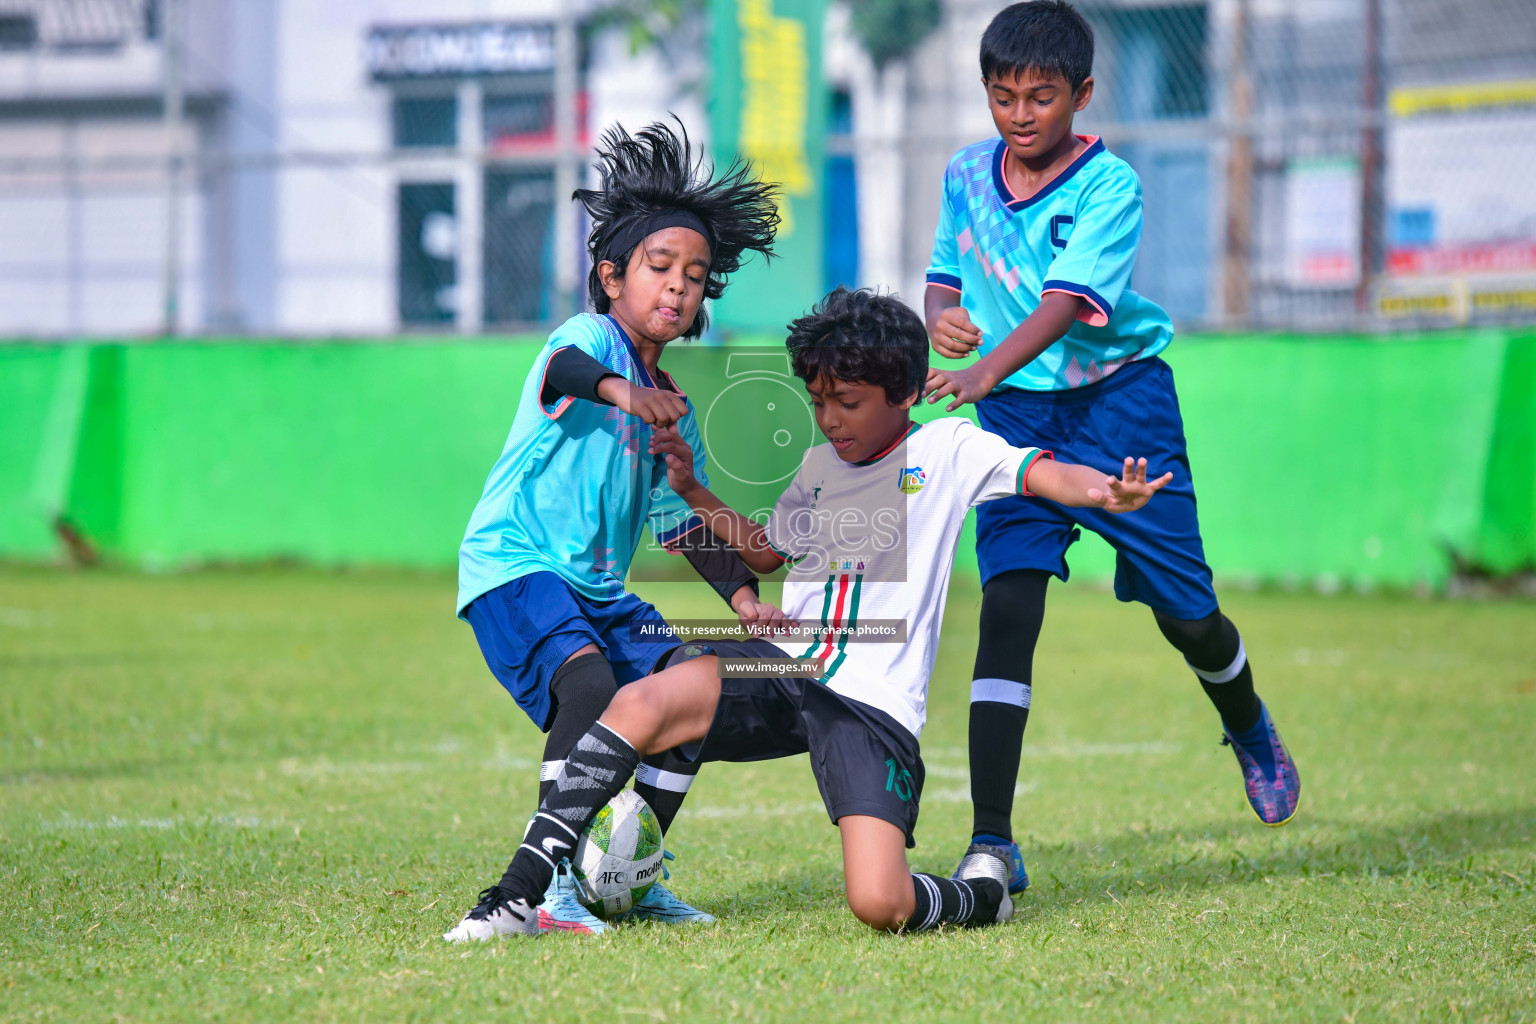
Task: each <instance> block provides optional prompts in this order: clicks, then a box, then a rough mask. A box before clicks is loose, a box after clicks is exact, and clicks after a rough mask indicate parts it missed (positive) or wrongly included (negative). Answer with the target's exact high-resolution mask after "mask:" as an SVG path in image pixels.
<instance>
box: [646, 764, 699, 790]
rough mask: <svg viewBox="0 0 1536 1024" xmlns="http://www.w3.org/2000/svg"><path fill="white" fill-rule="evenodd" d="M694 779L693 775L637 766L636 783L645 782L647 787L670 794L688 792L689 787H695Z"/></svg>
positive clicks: (647, 766) (648, 766)
mask: <svg viewBox="0 0 1536 1024" xmlns="http://www.w3.org/2000/svg"><path fill="white" fill-rule="evenodd" d="M693 778H694V777H693V776H692V775H684V774H683V773H681V772H669V771H663V770H662V769H660V768H653V767H651V766H650V765H648V764H642V765H637V766H636V768H635V781H636V782H643V783H645V784H646V785H647V786H654V787H655V788H656V789H665V790H666V791H668V792H669V793H686V792H688V787H689V786H691V785H693Z"/></svg>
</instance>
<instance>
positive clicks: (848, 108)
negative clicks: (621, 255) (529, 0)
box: [0, 0, 1536, 337]
mask: <svg viewBox="0 0 1536 1024" xmlns="http://www.w3.org/2000/svg"><path fill="white" fill-rule="evenodd" d="M272 6H273V5H245V4H240V3H236V2H229V3H221V2H218V0H0V336H3V337H54V336H80V335H115V336H122V335H134V334H146V335H147V334H158V333H161V332H165V331H167V330H171V331H173V332H180V333H194V334H213V333H220V332H250V333H254V332H261V333H317V332H320V333H341V334H362V335H376V334H393V333H399V332H412V331H426V332H447V331H458V332H478V331H501V330H517V329H523V328H537V327H540V326H545V325H548V324H549V323H550V322H552V321H557V320H558V319H560V318H562V317H563V316H565V315H568V314H569V313H570V312H571V311H573V310H574V308H575V305H576V302H577V300H578V296H579V293H580V283H581V280H582V276H583V270H582V267H581V265H580V259H581V256H580V238H581V234H582V227H583V226H582V225H581V223H580V222H579V221H578V220H577V216H576V212H575V211H574V210H573V209H572V207H571V204H569V203H566V202H564V201H563V199H562V197H563V196H564V195H568V194H569V191H570V188H571V187H573V186H574V183H575V180H576V176H577V168H578V167H579V165H581V164H583V163H584V162H585V161H586V159H587V156H588V154H589V152H590V149H589V147H590V144H591V141H592V131H591V129H596V128H598V127H601V126H600V125H596V124H594V123H590V118H589V114H588V110H587V92H586V89H587V85H586V80H585V77H584V74H585V73H584V72H583V73H581V74H578V72H577V70H576V69H577V67H578V66H585V64H586V63H587V60H586V58H585V56H584V55H583V54H582V53H580V52H578V51H577V50H576V49H575V47H576V46H577V45H578V44H575V43H571V42H569V40H567V42H566V43H563V44H562V43H560V42H559V36H558V32H557V31H555V29H554V28H552V27H550V26H549V25H546V26H544V27H543V28H537V29H534V28H529V29H528V30H527V31H526V32H523V33H522V34H515V33H513V32H512V30H511V29H506V28H504V27H501V28H498V27H497V26H496V25H475V24H469V23H464V24H452V25H447V26H446V27H444V28H442V29H441V30H434V31H435V34H434V31H429V30H427V29H416V30H412V31H411V32H396V33H394V34H389V33H381V32H372V33H371V34H368V33H365V32H364V31H362V30H349V31H352V35H350V36H347V37H344V38H343V37H336V38H338V39H340V40H341V41H340V42H339V43H334V42H327V43H324V45H322V44H321V43H318V42H317V43H313V44H309V48H308V49H307V50H306V49H303V48H302V47H300V48H299V49H296V50H294V52H288V51H286V50H284V51H279V50H273V49H270V48H269V49H267V50H263V49H261V48H260V47H255V46H241V45H236V46H233V47H231V46H230V45H229V44H228V42H227V40H229V39H231V38H233V39H236V40H239V39H241V38H242V37H246V38H257V37H258V36H261V33H259V32H256V31H255V30H254V29H252V28H251V21H252V19H257V20H258V21H259V19H260V17H262V16H263V15H261V14H260V12H261V11H262V10H265V9H267V8H270V7H272ZM324 6H325V5H316V6H315V11H318V12H320V13H314V12H311V14H310V15H305V16H306V17H313V18H315V19H321V15H322V14H323V13H324V12H323V11H322V10H321V9H322V8H324ZM517 6H518V5H517V4H515V3H508V4H505V5H501V8H502V9H500V12H499V13H500V14H501V15H502V16H504V17H505V18H507V19H509V21H510V20H515V17H516V14H517ZM1001 6H1002V4H1001V3H999V2H997V0H988V2H986V3H977V2H975V0H949V2H948V3H947V4H946V5H945V13H944V17H943V19H942V24H941V26H940V28H939V29H938V30H937V31H936V32H935V34H934V35H933V36H932V37H930V39H929V40H928V41H926V42H925V43H924V44H923V46H921V47H920V48H919V49H918V51H917V52H916V53H915V54H914V56H913V57H912V58H911V59H910V60H908V61H906V62H904V63H902V64H901V65H900V66H898V67H892V68H887V69H886V70H885V71H884V72H883V73H873V72H867V71H866V72H859V73H853V74H848V75H844V76H843V77H842V78H841V79H839V78H838V77H837V76H836V75H831V76H830V78H829V80H830V82H831V86H832V88H831V90H830V95H829V96H828V97H827V102H828V103H829V111H830V113H829V116H828V118H827V121H828V124H829V125H831V126H832V132H833V137H829V139H828V141H827V146H826V152H827V154H828V157H827V167H826V168H825V169H824V179H825V183H826V184H825V189H824V193H825V195H826V196H827V202H826V216H827V217H828V218H829V223H830V222H831V220H832V219H834V218H842V220H843V221H847V220H849V219H850V218H854V211H855V210H856V211H857V216H856V218H854V219H856V221H857V223H856V227H854V228H850V230H849V231H842V232H840V233H839V232H830V231H829V233H828V238H829V241H828V243H827V247H826V248H827V252H828V257H827V267H828V269H827V275H826V276H827V284H828V285H831V284H833V283H839V282H842V283H850V284H853V283H858V284H883V285H886V286H890V287H895V288H898V289H900V290H901V291H902V292H903V293H904V294H909V297H913V298H915V297H916V296H917V295H919V294H920V284H918V283H917V282H920V281H921V279H922V271H923V269H924V267H925V265H926V262H927V257H928V251H929V245H930V243H931V239H932V230H933V225H934V223H935V220H936V217H937V206H938V182H939V180H940V175H941V174H942V169H943V165H944V162H945V160H946V159H947V158H948V156H949V154H950V153H952V152H954V150H956V149H958V148H959V147H960V146H962V145H965V144H967V143H969V142H972V141H975V140H976V139H978V138H982V137H984V136H985V134H986V133H988V132H990V131H991V130H992V129H991V124H990V120H989V119H988V118H987V114H986V108H985V101H984V98H983V94H982V90H981V88H980V85H979V83H978V82H977V80H976V79H977V74H978V71H977V65H976V47H977V42H978V40H979V38H980V34H981V30H982V28H984V27H985V24H986V22H987V21H988V20H989V19H990V18H991V17H992V16H993V15H994V14H995V13H996V12H997V10H999V9H1000V8H1001ZM1080 6H1081V9H1082V10H1083V11H1084V13H1085V14H1086V15H1087V16H1088V18H1089V20H1090V21H1091V22H1092V24H1093V25H1094V28H1095V31H1096V35H1097V43H1098V52H1097V59H1096V66H1095V79H1096V93H1095V96H1094V99H1093V102H1092V104H1091V105H1090V106H1089V108H1088V109H1087V110H1086V111H1085V112H1084V114H1083V115H1081V116H1080V119H1079V126H1080V127H1079V130H1080V131H1083V132H1086V133H1092V134H1098V135H1102V136H1103V138H1104V140H1105V142H1106V144H1107V145H1108V146H1109V148H1110V149H1111V150H1112V151H1113V152H1115V153H1117V154H1119V155H1120V156H1122V157H1124V158H1125V159H1127V160H1128V161H1129V162H1130V163H1131V164H1132V165H1133V166H1134V167H1135V168H1136V170H1137V171H1138V173H1139V174H1140V176H1141V179H1142V183H1143V190H1144V194H1145V199H1146V205H1145V233H1144V238H1143V242H1142V250H1141V256H1140V261H1139V263H1138V266H1137V270H1136V275H1135V279H1134V286H1135V287H1136V288H1137V289H1138V290H1140V291H1142V292H1143V293H1145V294H1147V295H1148V296H1149V297H1151V298H1153V299H1154V300H1156V301H1158V302H1160V303H1162V304H1163V305H1164V306H1166V307H1167V308H1168V309H1169V311H1170V312H1171V313H1172V314H1173V315H1174V317H1175V319H1176V320H1177V321H1178V322H1179V324H1180V326H1181V327H1186V328H1207V329H1231V330H1247V329H1259V330H1306V331H1330V330H1358V329H1370V330H1382V329H1387V330H1394V329H1417V328H1422V327H1433V326H1448V325H1457V324H1467V323H1472V324H1483V323H1510V322H1530V321H1532V320H1533V319H1536V182H1533V181H1532V174H1531V169H1532V168H1536V42H1533V40H1536V4H1532V3H1530V2H1528V0H1289V2H1284V3H1282V2H1279V0H1211V2H1208V3H1194V2H1185V3H1159V2H1148V0H1134V2H1132V0H1125V2H1113V0H1082V2H1081V4H1080ZM304 7H305V5H298V8H296V9H302V8H304ZM342 7H344V8H347V9H356V8H359V7H366V4H365V3H364V0H349V2H348V3H347V4H344V5H342ZM421 15H422V17H423V18H425V19H430V18H432V17H433V16H434V13H433V11H432V10H430V9H426V8H423V10H422V12H421ZM286 16H290V15H285V17H286ZM291 16H293V17H297V16H298V15H291ZM364 20H365V21H366V19H364ZM315 25H316V28H315V31H314V33H313V34H314V35H315V38H316V39H318V40H324V39H326V38H327V37H325V36H324V35H323V31H324V30H325V29H326V23H325V22H324V21H323V20H317V21H316V22H315ZM261 27H262V26H261V25H259V24H257V25H255V29H259V28H261ZM303 29H304V26H303V25H298V26H294V25H290V26H288V27H287V30H286V31H285V32H284V33H281V34H278V33H270V34H269V35H271V36H272V37H273V38H277V37H281V38H283V39H287V40H290V41H291V40H293V39H303V38H305V36H304V33H303ZM498 32H499V33H501V34H500V35H498V36H495V37H494V38H493V37H492V35H491V34H493V33H498ZM476 33H478V35H476ZM242 34H244V36H243V35H242ZM695 34H696V35H697V33H695ZM571 38H574V36H573V37H571ZM220 40H224V42H220ZM695 42H697V40H695ZM283 45H285V46H287V45H296V44H291V42H290V43H284V44H283ZM335 45H340V46H346V47H348V48H350V49H349V52H353V51H356V52H362V51H366V54H367V57H366V62H367V64H366V70H365V71H364V72H363V79H364V80H362V81H359V82H356V83H354V84H353V85H350V86H348V90H350V91H348V90H343V94H344V95H345V96H346V97H348V99H347V100H346V102H345V103H342V102H340V101H337V102H334V103H331V104H330V105H325V104H320V103H309V104H308V105H306V104H305V103H303V102H297V101H295V100H293V99H292V97H291V96H289V95H288V93H289V92H291V91H292V89H291V88H290V85H289V83H288V82H287V81H285V78H284V75H285V74H287V72H285V70H284V69H285V68H288V69H293V68H300V69H303V74H306V75H310V76H311V77H315V76H319V75H322V74H323V73H325V71H326V68H325V64H326V62H327V61H328V60H333V61H336V62H337V63H338V64H341V63H343V62H340V61H339V60H337V58H336V54H335V52H334V46H335ZM562 45H564V46H566V49H565V50H560V49H559V47H560V46H562ZM579 45H581V46H585V45H586V44H585V43H581V44H579ZM700 45H702V44H700ZM326 46H333V49H332V50H331V51H330V52H327V50H326V49H325V47H326ZM168 48H172V49H173V50H174V53H175V54H176V55H177V56H178V57H179V60H177V61H175V62H173V63H171V64H170V65H168V64H167V62H166V61H165V60H164V57H165V55H166V53H167V52H168ZM833 49H834V50H835V47H834V48H833ZM557 51H558V52H559V54H564V55H565V56H563V57H562V56H559V55H558V54H557ZM493 56H494V57H495V58H496V59H497V60H500V61H501V63H500V64H498V65H496V66H494V67H477V68H476V69H475V70H474V73H473V74H465V75H461V76H458V77H455V76H453V75H450V74H435V73H419V72H421V71H422V69H423V68H424V67H425V68H427V69H428V70H429V71H433V72H435V71H437V70H441V67H449V69H450V70H451V67H450V66H451V65H453V62H454V61H458V62H460V63H461V64H462V63H463V62H465V61H471V60H481V61H486V60H490V59H491V57H493ZM432 62H437V63H436V64H433V63H432ZM519 62H521V63H519ZM168 66H169V67H171V68H172V69H173V70H174V72H175V81H174V82H171V81H170V80H169V77H168V72H167V67H168ZM859 74H863V75H864V77H863V79H862V82H861V81H854V79H857V78H858V77H859ZM658 88H659V86H658ZM892 94H899V96H897V99H898V100H899V102H895V103H894V105H893V100H892ZM178 106H179V108H180V110H179V113H177V112H176V110H175V108H176V107H178ZM173 195H174V196H177V197H178V199H177V201H176V202H175V203H174V204H172V202H171V199H170V197H171V196H173ZM562 218H564V219H563V220H562ZM855 231H856V237H855V235H854V234H853V233H851V232H855ZM171 233H174V237H176V239H177V243H176V244H175V245H174V246H172V245H168V244H167V239H168V237H169V236H170V235H171Z"/></svg>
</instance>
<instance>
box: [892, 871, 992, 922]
mask: <svg viewBox="0 0 1536 1024" xmlns="http://www.w3.org/2000/svg"><path fill="white" fill-rule="evenodd" d="M912 893H913V895H915V896H916V897H917V906H916V909H914V910H913V911H912V916H911V917H909V918H907V923H906V924H904V925H903V926H902V928H901V930H902V931H904V932H926V931H928V930H929V929H931V928H937V927H938V926H939V925H941V924H957V925H962V926H967V927H974V926H977V925H983V924H991V923H992V922H993V921H995V920H997V908H998V907H999V906H1000V905H1001V904H1002V901H1003V896H1004V895H1005V893H1004V891H1003V887H1002V885H1000V884H999V883H997V882H994V881H993V880H992V879H990V878H973V879H971V880H970V881H968V882H962V881H960V880H959V879H958V878H940V877H939V876H938V875H928V874H920V873H918V872H915V871H914V872H913V873H912Z"/></svg>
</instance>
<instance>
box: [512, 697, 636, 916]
mask: <svg viewBox="0 0 1536 1024" xmlns="http://www.w3.org/2000/svg"><path fill="white" fill-rule="evenodd" d="M639 763H640V755H639V754H636V753H635V748H634V747H632V746H630V745H629V741H628V740H626V739H625V738H624V737H622V736H620V735H619V734H618V733H616V732H614V731H613V730H612V729H610V728H608V727H607V726H606V725H604V724H603V723H601V722H598V723H596V724H595V725H593V726H592V728H591V729H589V730H587V733H586V735H584V736H582V737H581V739H579V740H577V741H576V746H575V747H574V748H572V750H571V752H570V753H569V754H567V755H566V758H565V766H564V767H563V768H561V769H560V774H559V776H558V777H556V779H555V780H554V784H553V785H552V786H551V787H550V790H549V794H548V795H547V796H545V798H544V799H543V800H541V801H539V813H538V814H537V815H536V816H535V817H534V819H533V822H532V823H531V824H530V825H529V826H528V831H527V833H526V834H525V835H524V836H523V845H521V846H519V847H518V848H517V852H516V853H514V854H513V855H512V863H510V864H508V865H507V870H506V873H505V874H504V875H502V876H501V881H500V882H499V883H498V884H499V885H500V886H501V888H502V889H504V890H506V891H507V892H508V893H510V894H511V896H512V898H513V899H524V900H527V901H528V902H529V903H533V904H538V903H542V902H544V890H545V889H547V888H549V882H550V879H552V878H553V877H554V876H555V865H556V864H558V863H559V862H560V858H561V857H569V856H570V855H571V854H572V853H573V852H574V851H575V849H576V840H577V838H578V837H579V836H580V835H581V830H582V829H584V828H586V827H587V825H588V824H589V823H590V822H591V821H592V819H593V818H595V817H596V816H597V812H598V811H600V810H602V809H603V805H604V804H606V803H607V802H608V801H609V800H612V799H613V798H614V797H615V796H617V795H618V794H619V792H620V791H621V790H623V788H624V785H625V783H627V782H628V781H629V777H630V776H631V775H632V774H634V771H635V766H636V765H637V764H639Z"/></svg>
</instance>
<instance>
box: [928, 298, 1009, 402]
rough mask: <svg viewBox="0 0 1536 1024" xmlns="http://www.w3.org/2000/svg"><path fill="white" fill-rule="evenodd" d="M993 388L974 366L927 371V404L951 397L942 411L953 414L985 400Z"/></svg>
mask: <svg viewBox="0 0 1536 1024" xmlns="http://www.w3.org/2000/svg"><path fill="white" fill-rule="evenodd" d="M955 308H959V307H955ZM995 386H996V384H995V383H994V382H993V381H992V380H991V379H990V378H988V377H987V375H986V374H985V373H983V372H982V371H981V370H980V369H979V368H977V367H975V366H967V367H966V368H965V369H963V370H932V369H930V370H929V371H928V389H927V390H928V404H929V405H932V404H933V403H934V402H937V401H938V400H939V399H941V398H943V397H944V396H945V395H952V396H954V399H955V400H954V401H953V402H950V403H949V404H948V405H946V406H945V407H944V411H945V412H954V411H955V410H956V409H958V408H960V407H961V406H962V405H965V404H967V403H969V402H979V401H980V400H981V399H983V398H986V397H987V395H989V394H991V393H992V389H993V387H995Z"/></svg>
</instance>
